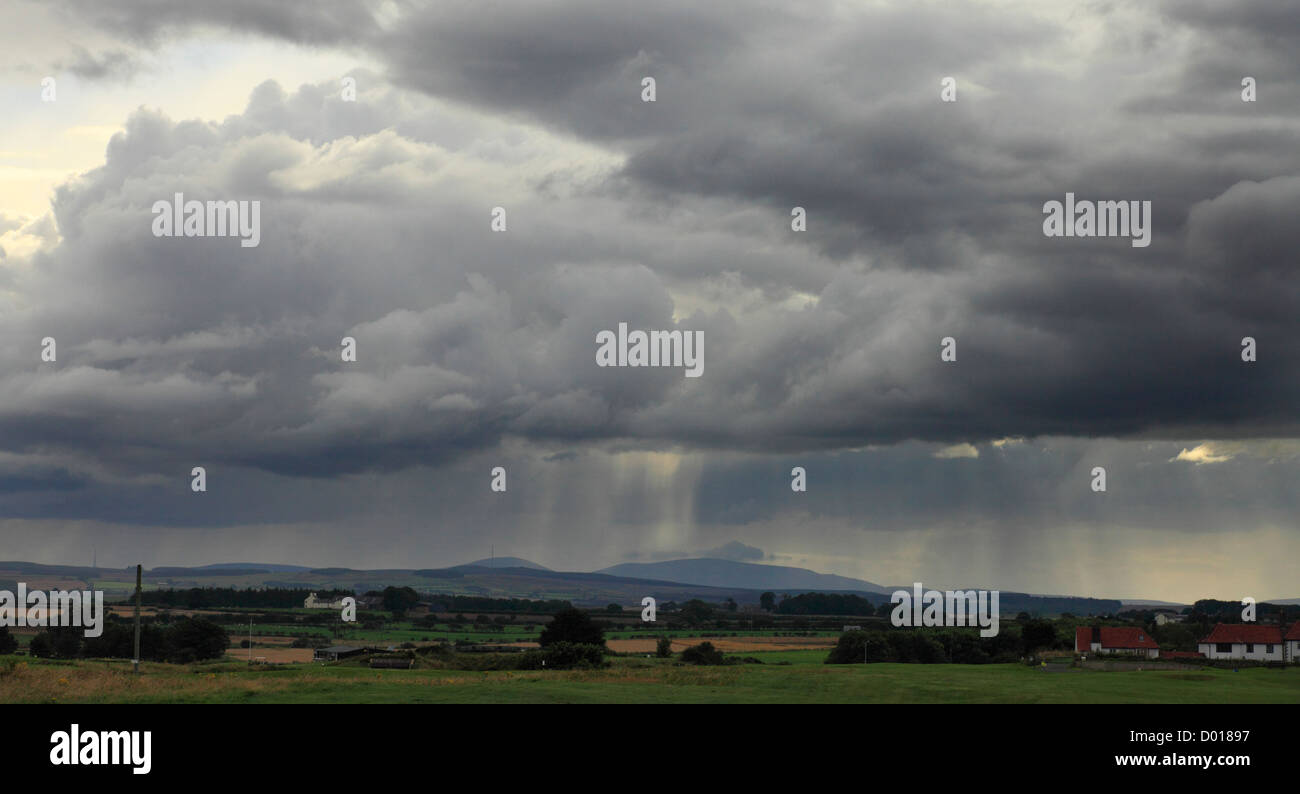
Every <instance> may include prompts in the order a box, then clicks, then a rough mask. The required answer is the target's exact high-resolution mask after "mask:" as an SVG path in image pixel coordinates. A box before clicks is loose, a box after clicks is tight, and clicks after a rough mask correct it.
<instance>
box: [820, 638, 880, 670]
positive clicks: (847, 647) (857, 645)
mask: <svg viewBox="0 0 1300 794" xmlns="http://www.w3.org/2000/svg"><path fill="white" fill-rule="evenodd" d="M892 661H894V655H893V652H892V651H891V650H890V647H889V643H888V642H885V641H884V640H883V639H881V637H880V634H879V632H872V633H870V634H868V633H867V632H865V631H846V632H844V633H843V634H841V635H840V639H839V642H837V643H835V647H834V648H832V649H831V652H830V655H829V656H827V657H826V662H825V664H862V663H864V662H892Z"/></svg>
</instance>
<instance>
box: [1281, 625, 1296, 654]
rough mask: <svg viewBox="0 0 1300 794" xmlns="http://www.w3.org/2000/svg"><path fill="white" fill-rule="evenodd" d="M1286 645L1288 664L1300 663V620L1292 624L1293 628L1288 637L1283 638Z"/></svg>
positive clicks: (1288, 632) (1287, 634)
mask: <svg viewBox="0 0 1300 794" xmlns="http://www.w3.org/2000/svg"><path fill="white" fill-rule="evenodd" d="M1282 642H1283V643H1284V644H1285V646H1286V647H1285V648H1284V651H1285V652H1286V660H1287V661H1288V662H1300V620H1297V621H1296V622H1295V623H1292V624H1291V628H1290V629H1289V630H1288V631H1287V633H1286V635H1285V636H1283V637H1282Z"/></svg>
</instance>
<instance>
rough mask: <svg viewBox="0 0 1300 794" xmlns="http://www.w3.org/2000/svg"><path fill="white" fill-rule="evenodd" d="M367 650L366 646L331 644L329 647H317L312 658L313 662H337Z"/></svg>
mask: <svg viewBox="0 0 1300 794" xmlns="http://www.w3.org/2000/svg"><path fill="white" fill-rule="evenodd" d="M365 652H366V649H365V648H354V647H352V646H351V645H331V646H329V647H328V648H317V649H316V650H315V652H314V653H312V655H311V660H312V661H313V662H337V661H338V660H339V659H346V658H348V657H349V656H358V655H360V654H363V653H365Z"/></svg>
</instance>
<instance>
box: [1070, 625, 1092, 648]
mask: <svg viewBox="0 0 1300 794" xmlns="http://www.w3.org/2000/svg"><path fill="white" fill-rule="evenodd" d="M1074 649H1075V650H1076V651H1088V650H1091V649H1092V626H1076V627H1075V629H1074Z"/></svg>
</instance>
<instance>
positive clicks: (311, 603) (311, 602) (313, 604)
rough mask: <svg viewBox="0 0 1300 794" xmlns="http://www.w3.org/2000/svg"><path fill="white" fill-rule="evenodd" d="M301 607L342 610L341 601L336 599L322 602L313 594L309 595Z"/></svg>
mask: <svg viewBox="0 0 1300 794" xmlns="http://www.w3.org/2000/svg"><path fill="white" fill-rule="evenodd" d="M302 605H303V608H304V609H342V608H343V599H342V598H336V599H334V600H333V601H323V600H321V599H319V598H317V597H316V594H315V593H309V594H308V595H307V598H306V600H304V601H303V602H302Z"/></svg>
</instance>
